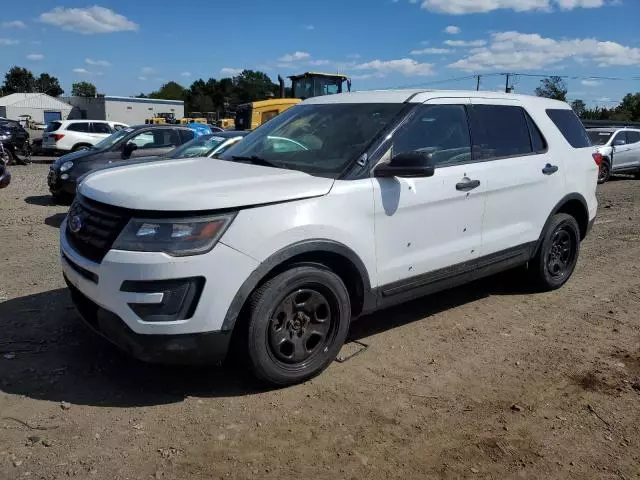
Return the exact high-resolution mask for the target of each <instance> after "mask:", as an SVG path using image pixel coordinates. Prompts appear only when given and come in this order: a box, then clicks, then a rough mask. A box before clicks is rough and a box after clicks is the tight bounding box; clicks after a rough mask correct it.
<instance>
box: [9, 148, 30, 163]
mask: <svg viewBox="0 0 640 480" xmlns="http://www.w3.org/2000/svg"><path fill="white" fill-rule="evenodd" d="M12 155H13V161H14V162H15V163H16V164H17V165H29V164H30V163H31V147H30V146H29V145H24V146H23V147H21V148H16V149H14V150H13V152H12Z"/></svg>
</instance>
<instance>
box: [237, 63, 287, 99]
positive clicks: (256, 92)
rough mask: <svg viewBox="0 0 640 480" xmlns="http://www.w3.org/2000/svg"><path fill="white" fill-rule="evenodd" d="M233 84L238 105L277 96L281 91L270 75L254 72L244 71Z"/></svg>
mask: <svg viewBox="0 0 640 480" xmlns="http://www.w3.org/2000/svg"><path fill="white" fill-rule="evenodd" d="M233 83H234V87H235V88H234V90H235V96H236V98H237V102H238V103H246V102H255V101H256V100H264V99H265V98H269V97H273V96H276V95H277V93H278V89H279V87H278V85H276V84H275V83H273V82H272V81H271V79H270V78H269V75H267V74H266V73H263V72H256V71H254V70H243V72H242V73H241V74H240V75H238V76H237V77H234V78H233Z"/></svg>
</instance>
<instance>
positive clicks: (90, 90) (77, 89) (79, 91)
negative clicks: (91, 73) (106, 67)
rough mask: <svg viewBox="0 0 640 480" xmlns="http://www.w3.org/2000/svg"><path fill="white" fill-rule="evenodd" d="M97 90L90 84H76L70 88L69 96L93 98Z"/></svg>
mask: <svg viewBox="0 0 640 480" xmlns="http://www.w3.org/2000/svg"><path fill="white" fill-rule="evenodd" d="M97 92H98V90H97V89H96V86H95V85H94V84H93V83H91V82H77V83H74V84H73V85H72V86H71V95H73V96H74V97H95V96H96V94H97Z"/></svg>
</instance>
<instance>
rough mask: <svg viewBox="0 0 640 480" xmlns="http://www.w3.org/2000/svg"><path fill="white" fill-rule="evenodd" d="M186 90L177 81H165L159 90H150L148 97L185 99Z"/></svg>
mask: <svg viewBox="0 0 640 480" xmlns="http://www.w3.org/2000/svg"><path fill="white" fill-rule="evenodd" d="M186 94H187V91H186V90H185V88H184V87H183V86H182V85H180V84H179V83H177V82H173V81H171V82H167V83H165V84H164V85H162V87H160V89H159V90H157V91H155V92H151V94H149V98H161V99H163V100H185V98H186Z"/></svg>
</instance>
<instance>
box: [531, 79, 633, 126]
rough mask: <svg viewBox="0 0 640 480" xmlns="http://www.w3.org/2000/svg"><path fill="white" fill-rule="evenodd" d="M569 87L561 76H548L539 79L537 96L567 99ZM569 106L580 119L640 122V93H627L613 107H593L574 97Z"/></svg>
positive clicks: (564, 100)
mask: <svg viewBox="0 0 640 480" xmlns="http://www.w3.org/2000/svg"><path fill="white" fill-rule="evenodd" d="M568 92H569V89H568V88H567V84H566V83H565V81H564V80H563V79H562V78H561V77H548V78H544V79H542V80H541V81H540V86H539V87H538V88H536V95H537V96H539V97H546V98H552V99H554V100H561V101H563V102H566V101H567V93H568ZM571 108H573V111H574V112H576V114H577V115H578V116H579V117H580V118H581V119H582V120H614V121H624V122H640V93H628V94H627V95H625V96H624V98H623V99H622V101H621V102H620V103H619V104H618V105H617V106H615V107H612V108H606V107H593V108H588V107H587V104H586V103H585V102H584V101H583V100H581V99H576V100H574V101H572V102H571Z"/></svg>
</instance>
